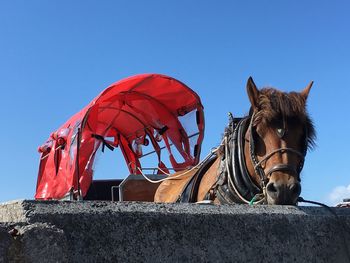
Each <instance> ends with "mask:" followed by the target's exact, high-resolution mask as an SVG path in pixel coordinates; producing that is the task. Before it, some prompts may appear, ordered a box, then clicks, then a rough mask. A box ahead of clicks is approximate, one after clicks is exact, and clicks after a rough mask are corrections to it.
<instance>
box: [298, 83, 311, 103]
mask: <svg viewBox="0 0 350 263" xmlns="http://www.w3.org/2000/svg"><path fill="white" fill-rule="evenodd" d="M312 84H314V82H313V81H311V82H310V83H309V84H308V85H307V86H306V87H305V89H304V90H303V91H302V92H300V94H301V96H303V98H304V100H306V99H307V97H308V96H309V92H310V90H311V87H312Z"/></svg>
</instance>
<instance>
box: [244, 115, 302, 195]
mask: <svg viewBox="0 0 350 263" xmlns="http://www.w3.org/2000/svg"><path fill="white" fill-rule="evenodd" d="M254 117H255V112H253V113H252V116H251V118H250V123H249V127H248V129H249V133H250V135H249V136H250V140H249V155H250V160H251V162H252V164H253V166H254V171H255V173H256V174H257V175H258V176H259V177H260V186H261V188H262V189H264V188H265V187H266V184H267V182H268V180H269V177H270V176H271V174H272V173H274V172H277V171H289V172H291V173H292V174H294V175H296V176H297V178H298V180H299V181H300V176H299V175H300V172H301V170H302V169H303V167H304V160H305V156H306V151H307V140H306V130H305V133H304V134H305V143H304V146H303V151H302V152H300V151H298V150H295V149H293V148H288V147H281V148H278V149H275V150H273V151H271V152H269V153H267V154H266V155H265V156H264V157H262V159H261V160H258V158H257V155H256V151H255V143H254V130H253V129H254V125H253V123H254ZM283 126H285V119H284V118H283ZM282 137H283V136H281V138H282ZM285 152H290V153H293V154H296V155H297V156H298V157H299V158H300V161H299V164H298V166H293V165H290V164H284V163H280V164H276V165H274V166H273V167H272V168H271V169H270V170H268V171H267V172H266V173H265V170H264V169H263V167H262V164H263V163H265V162H266V161H267V160H268V159H270V158H271V157H272V156H273V155H275V154H276V153H285Z"/></svg>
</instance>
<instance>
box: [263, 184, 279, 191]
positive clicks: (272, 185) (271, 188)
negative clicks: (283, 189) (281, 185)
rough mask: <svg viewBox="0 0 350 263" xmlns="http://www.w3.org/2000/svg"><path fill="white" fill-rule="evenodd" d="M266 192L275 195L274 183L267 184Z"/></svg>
mask: <svg viewBox="0 0 350 263" xmlns="http://www.w3.org/2000/svg"><path fill="white" fill-rule="evenodd" d="M266 190H267V191H268V192H270V193H276V192H277V188H276V187H275V184H274V183H269V184H268V185H267V187H266Z"/></svg>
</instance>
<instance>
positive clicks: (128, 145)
mask: <svg viewBox="0 0 350 263" xmlns="http://www.w3.org/2000/svg"><path fill="white" fill-rule="evenodd" d="M191 118H192V119H194V120H193V121H192V122H190V123H189V122H188V120H190V119H191ZM190 126H191V128H190ZM193 126H194V127H195V128H194V129H193ZM203 135H204V113H203V106H202V104H201V101H200V98H199V97H198V95H197V94H196V93H195V92H194V91H192V90H191V89H190V88H189V87H187V86H186V85H185V84H183V83H181V82H180V81H178V80H176V79H174V78H171V77H168V76H164V75H159V74H143V75H137V76H134V77H130V78H127V79H124V80H121V81H118V82H116V83H114V84H112V85H110V86H109V87H108V88H107V89H106V90H104V91H103V92H102V93H101V94H100V95H99V96H97V97H96V98H95V99H94V100H93V101H92V102H91V103H90V104H89V105H88V106H86V107H85V108H84V109H82V110H81V111H80V112H78V113H77V114H75V115H74V116H73V117H71V118H70V119H69V120H68V121H67V122H66V123H65V124H64V125H62V126H61V127H60V128H59V129H58V130H57V131H56V132H54V133H52V134H51V135H50V137H49V139H48V140H47V141H46V143H45V144H44V145H42V146H40V147H39V152H40V153H41V159H40V166H39V173H38V181H37V188H36V194H35V198H36V199H45V200H48V199H61V198H63V197H65V196H66V195H67V194H68V193H71V192H74V193H77V194H78V195H81V196H82V197H84V196H85V195H86V193H87V191H88V189H89V187H90V184H91V181H92V178H93V172H94V170H93V163H94V160H95V157H96V152H97V150H98V149H101V148H102V150H104V148H106V147H107V148H111V149H113V148H114V147H119V148H120V149H121V151H122V153H123V155H124V157H125V161H126V163H127V165H128V167H129V170H130V173H139V171H138V169H137V167H139V168H141V163H140V157H142V154H143V153H142V148H143V147H145V146H146V145H148V144H149V145H151V146H153V149H154V150H155V153H156V154H157V156H158V161H157V163H155V164H154V166H158V167H159V168H161V169H162V170H163V171H164V170H165V171H167V168H174V169H175V170H176V171H177V170H181V169H184V168H187V167H191V166H194V165H196V164H197V163H198V162H199V157H200V148H201V143H202V140H203ZM161 142H162V143H163V145H165V148H166V149H167V151H166V152H167V156H168V157H169V162H170V165H168V166H170V167H166V165H165V164H164V162H163V161H162V160H163V158H164V154H163V155H161V153H162V152H163V151H164V150H163V151H162V148H161Z"/></svg>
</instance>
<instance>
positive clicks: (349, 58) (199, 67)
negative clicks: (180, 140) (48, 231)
mask: <svg viewBox="0 0 350 263" xmlns="http://www.w3.org/2000/svg"><path fill="white" fill-rule="evenodd" d="M349 14H350V4H349V1H323V0H317V1H316V0H310V1H271V0H269V1H267V0H259V1H258V0H257V1H231V0H227V1H209V0H201V1H198V0H197V1H188V0H176V1H162V0H159V1H153V0H148V1H141V0H139V1H97V0H96V1H86V0H84V1H44V0H42V1H37V0H32V1H16V0H12V1H0V89H1V93H0V96H1V103H0V112H1V122H0V123H1V124H0V125H1V129H0V136H1V137H0V138H1V151H0V165H1V169H0V179H1V180H0V202H2V201H7V200H11V199H18V198H33V196H34V192H35V187H36V179H37V170H38V163H39V154H38V153H37V147H38V146H39V145H41V144H42V143H43V142H44V141H45V140H46V139H47V138H48V136H49V135H50V133H51V132H52V131H55V130H56V129H57V128H58V127H59V126H60V125H61V124H63V123H64V122H65V121H66V120H67V119H68V118H69V117H70V116H72V115H73V114H75V113H76V112H78V111H79V110H80V109H81V108H82V107H84V106H85V105H87V104H88V103H89V102H90V101H91V100H92V99H93V98H94V97H95V96H97V95H98V94H99V93H100V92H101V91H102V90H103V89H104V88H106V87H107V86H108V85H109V84H111V83H113V82H115V81H117V80H120V79H122V78H124V77H127V76H131V75H135V74H139V73H162V74H166V75H170V76H172V77H175V78H177V79H179V80H181V81H182V82H184V83H186V84H187V85H189V86H190V87H191V88H192V89H193V90H195V91H196V92H197V93H198V94H199V95H200V97H201V99H202V102H203V105H204V107H205V118H206V131H205V138H204V143H203V150H202V157H204V156H205V155H206V154H207V153H208V152H209V150H210V149H211V148H212V147H214V146H216V145H218V144H219V142H220V137H221V134H222V132H223V130H224V127H225V125H226V124H227V112H229V111H231V112H232V113H233V114H234V115H235V116H242V115H244V114H246V113H247V111H248V109H249V101H248V98H247V95H246V89H245V84H246V81H247V79H248V77H249V76H253V78H254V80H255V82H256V84H257V85H258V86H259V87H262V86H265V85H270V86H274V87H277V88H279V89H282V90H285V91H292V90H296V91H300V90H302V89H303V88H304V87H305V86H306V85H307V84H308V82H309V81H310V80H314V81H315V83H314V86H313V88H312V90H311V94H310V96H309V100H308V110H309V113H310V115H311V117H312V119H313V120H314V123H315V126H316V130H317V134H318V139H317V147H316V148H315V150H314V151H311V152H309V153H308V155H307V158H306V163H305V167H304V170H303V172H302V187H303V191H302V195H303V197H304V198H308V199H313V200H318V201H322V202H326V203H328V204H334V203H336V202H337V201H338V200H339V199H340V198H342V197H343V196H346V195H347V196H349V197H350V173H349V168H348V167H349V148H350V142H349V130H350V124H349V113H350V112H349V101H350V100H349V98H350V16H349ZM101 158H103V156H102V157H101ZM110 160H111V161H110V163H109V164H107V170H108V167H111V166H114V167H115V166H116V164H115V163H113V160H112V159H110ZM118 162H119V161H118ZM108 165H109V166H108ZM119 165H120V166H122V165H124V164H123V163H122V162H119V164H118V166H119ZM123 176H124V175H123ZM109 177H111V175H109ZM118 177H120V175H118Z"/></svg>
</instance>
